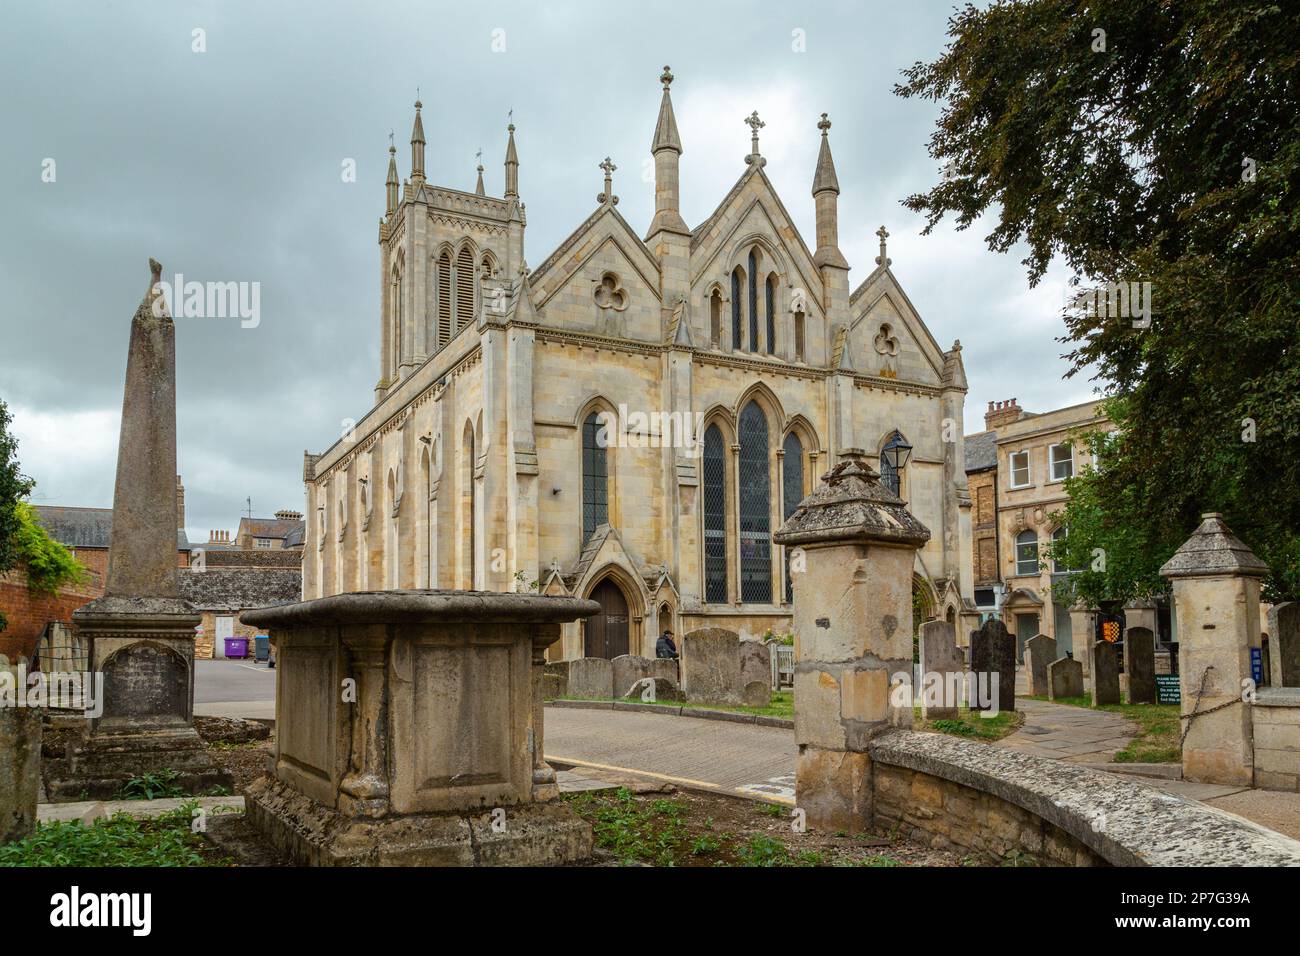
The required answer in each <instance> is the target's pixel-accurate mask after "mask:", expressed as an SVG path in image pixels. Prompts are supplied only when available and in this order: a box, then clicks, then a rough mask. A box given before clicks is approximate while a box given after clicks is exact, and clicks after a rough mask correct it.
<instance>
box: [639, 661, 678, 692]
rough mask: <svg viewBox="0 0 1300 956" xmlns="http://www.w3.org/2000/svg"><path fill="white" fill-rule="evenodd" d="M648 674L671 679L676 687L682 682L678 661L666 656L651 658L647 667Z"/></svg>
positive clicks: (662, 678)
mask: <svg viewBox="0 0 1300 956" xmlns="http://www.w3.org/2000/svg"><path fill="white" fill-rule="evenodd" d="M646 675H647V676H649V677H657V678H659V679H661V680H667V681H671V682H672V685H673V686H674V687H677V686H679V684H680V678H681V674H680V673H679V672H678V670H677V662H676V661H675V660H670V659H669V658H666V657H663V658H660V657H655V658H650V666H649V667H648V668H647V669H646Z"/></svg>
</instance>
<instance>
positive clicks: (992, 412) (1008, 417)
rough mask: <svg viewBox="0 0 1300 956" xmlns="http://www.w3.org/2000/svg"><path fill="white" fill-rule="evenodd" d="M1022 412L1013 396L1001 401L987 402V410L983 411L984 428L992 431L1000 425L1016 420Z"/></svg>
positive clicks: (1018, 419)
mask: <svg viewBox="0 0 1300 956" xmlns="http://www.w3.org/2000/svg"><path fill="white" fill-rule="evenodd" d="M1023 413H1024V410H1023V409H1022V408H1021V407H1020V406H1019V405H1018V404H1017V403H1016V399H1014V398H1009V399H1007V400H1006V401H1003V402H989V407H988V410H987V411H985V412H984V428H985V429H986V430H988V431H992V430H993V429H995V428H998V427H1000V426H1002V425H1009V424H1010V423H1011V422H1018V421H1020V416H1021V415H1022V414H1023Z"/></svg>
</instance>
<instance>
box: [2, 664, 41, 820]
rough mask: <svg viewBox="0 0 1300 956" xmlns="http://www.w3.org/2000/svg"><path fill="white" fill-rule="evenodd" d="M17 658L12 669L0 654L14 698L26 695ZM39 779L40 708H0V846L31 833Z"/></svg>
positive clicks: (4, 672)
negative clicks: (16, 662)
mask: <svg viewBox="0 0 1300 956" xmlns="http://www.w3.org/2000/svg"><path fill="white" fill-rule="evenodd" d="M25 660H26V659H25V658H22V657H20V658H18V664H15V666H14V667H13V668H11V667H10V666H9V660H8V658H6V657H5V656H4V655H3V654H0V676H3V677H4V678H5V679H6V681H8V682H10V686H11V687H12V688H13V693H14V695H15V697H14V699H15V701H16V700H17V699H18V698H19V697H21V696H22V695H25V694H26V691H27V688H26V687H24V686H22V685H23V684H24V683H25V682H26V680H27V671H26V668H25V667H23V668H21V670H20V669H19V667H20V665H21V664H22V663H23V662H24V661H25ZM40 778H41V710H40V708H39V707H8V706H5V707H0V846H3V845H4V844H6V843H10V842H12V841H14V840H22V839H25V838H27V837H29V836H31V835H32V833H33V832H34V831H35V829H36V797H37V794H38V793H39V791H40Z"/></svg>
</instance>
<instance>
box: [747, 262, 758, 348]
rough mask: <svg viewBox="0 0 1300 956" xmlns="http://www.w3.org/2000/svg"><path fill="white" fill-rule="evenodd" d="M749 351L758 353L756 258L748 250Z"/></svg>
mask: <svg viewBox="0 0 1300 956" xmlns="http://www.w3.org/2000/svg"><path fill="white" fill-rule="evenodd" d="M749 350H750V351H751V352H757V351H758V256H757V255H756V254H755V252H754V250H753V249H750V250H749Z"/></svg>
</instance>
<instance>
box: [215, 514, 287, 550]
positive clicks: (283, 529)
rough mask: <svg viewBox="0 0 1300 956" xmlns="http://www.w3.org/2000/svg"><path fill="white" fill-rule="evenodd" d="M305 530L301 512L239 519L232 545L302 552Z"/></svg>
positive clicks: (245, 547) (243, 547)
mask: <svg viewBox="0 0 1300 956" xmlns="http://www.w3.org/2000/svg"><path fill="white" fill-rule="evenodd" d="M306 528H307V525H306V522H305V521H304V520H303V517H302V512H301V511H289V510H287V509H285V510H281V511H277V512H276V513H275V517H274V518H240V519H239V528H238V530H236V531H235V540H234V542H233V545H234V547H236V548H240V549H243V550H249V549H267V550H276V549H281V548H297V549H298V550H302V547H303V542H304V540H305V538H306ZM212 536H215V532H214V533H213V535H212ZM227 543H229V542H227Z"/></svg>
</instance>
